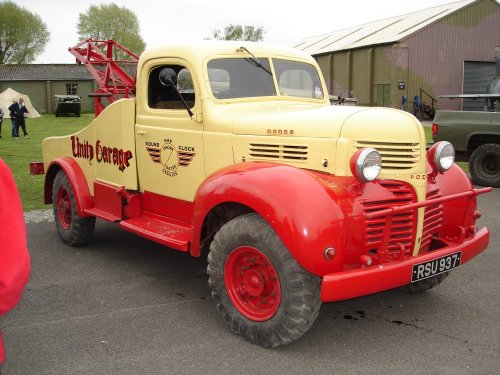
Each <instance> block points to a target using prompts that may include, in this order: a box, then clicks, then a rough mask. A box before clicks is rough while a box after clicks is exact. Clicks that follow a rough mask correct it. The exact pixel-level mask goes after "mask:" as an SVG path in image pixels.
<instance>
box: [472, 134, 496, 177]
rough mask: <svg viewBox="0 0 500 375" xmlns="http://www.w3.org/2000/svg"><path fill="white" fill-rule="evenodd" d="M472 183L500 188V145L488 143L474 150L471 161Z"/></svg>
mask: <svg viewBox="0 0 500 375" xmlns="http://www.w3.org/2000/svg"><path fill="white" fill-rule="evenodd" d="M469 170H470V174H471V177H472V181H474V182H475V183H477V184H478V185H482V186H494V187H499V186H500V145H498V144H496V143H487V144H484V145H481V146H479V147H478V148H476V149H475V150H474V152H473V153H472V155H471V156H470V160H469Z"/></svg>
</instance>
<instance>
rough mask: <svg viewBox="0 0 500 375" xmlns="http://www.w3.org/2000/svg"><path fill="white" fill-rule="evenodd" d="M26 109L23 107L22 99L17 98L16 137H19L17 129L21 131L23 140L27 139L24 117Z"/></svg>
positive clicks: (26, 113)
mask: <svg viewBox="0 0 500 375" xmlns="http://www.w3.org/2000/svg"><path fill="white" fill-rule="evenodd" d="M28 113H29V111H28V108H26V106H25V105H24V99H23V98H19V109H18V111H17V115H16V127H17V136H18V137H19V128H21V129H23V134H24V138H29V136H28V132H27V131H26V117H27V116H28Z"/></svg>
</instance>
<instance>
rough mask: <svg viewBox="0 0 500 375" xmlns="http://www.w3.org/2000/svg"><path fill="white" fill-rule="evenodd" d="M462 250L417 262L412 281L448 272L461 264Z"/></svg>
mask: <svg viewBox="0 0 500 375" xmlns="http://www.w3.org/2000/svg"><path fill="white" fill-rule="evenodd" d="M461 255H462V253H461V252H460V251H458V252H456V253H453V254H450V255H446V256H444V257H441V258H437V259H433V260H429V261H427V262H423V263H419V264H415V265H414V266H413V269H412V273H411V282H412V283H414V282H416V281H420V280H424V279H428V278H429V277H432V276H436V275H439V274H440V273H444V272H448V271H449V270H451V269H453V268H457V267H458V266H460V256H461Z"/></svg>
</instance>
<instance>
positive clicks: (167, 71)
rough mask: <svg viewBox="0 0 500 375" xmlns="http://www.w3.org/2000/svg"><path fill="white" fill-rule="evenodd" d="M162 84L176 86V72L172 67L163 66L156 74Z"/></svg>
mask: <svg viewBox="0 0 500 375" xmlns="http://www.w3.org/2000/svg"><path fill="white" fill-rule="evenodd" d="M158 78H159V79H160V82H161V84H162V85H163V86H167V87H172V86H173V87H176V86H177V73H175V70H173V69H172V68H163V69H162V70H161V71H160V74H159V76H158Z"/></svg>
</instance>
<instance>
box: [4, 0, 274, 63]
mask: <svg viewBox="0 0 500 375" xmlns="http://www.w3.org/2000/svg"><path fill="white" fill-rule="evenodd" d="M124 25H126V27H124ZM76 28H77V33H78V38H79V40H84V39H87V38H89V37H90V38H93V39H95V40H107V39H113V40H115V41H116V42H118V43H120V44H121V45H123V46H124V47H126V48H127V49H129V50H131V51H132V52H134V53H136V54H137V55H139V54H141V53H142V52H143V51H144V49H145V48H146V43H145V42H144V40H143V39H142V37H141V36H140V27H139V20H138V18H137V16H136V15H135V13H134V12H133V11H131V10H130V9H128V8H126V7H119V6H118V5H116V4H115V3H111V4H101V5H91V6H90V7H89V8H88V9H87V10H86V11H85V12H83V13H79V15H78V23H77V26H76ZM264 34H265V30H264V28H263V27H262V26H258V27H255V26H242V25H234V24H230V25H229V26H226V27H225V28H224V29H223V30H221V29H215V30H213V31H212V34H211V35H210V36H209V37H205V38H204V39H215V40H246V41H254V42H260V41H263V40H264ZM49 39H50V32H49V30H48V28H47V25H46V24H45V22H43V20H42V19H41V17H40V16H39V15H37V14H35V13H32V12H30V11H29V10H28V9H26V8H24V7H21V6H19V5H17V4H16V3H15V2H12V1H5V2H2V3H0V64H29V63H31V62H33V61H34V60H35V59H36V58H37V56H39V55H40V54H41V53H43V51H44V49H45V46H46V45H47V43H48V41H49ZM75 44H76V43H75Z"/></svg>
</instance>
